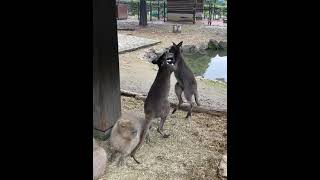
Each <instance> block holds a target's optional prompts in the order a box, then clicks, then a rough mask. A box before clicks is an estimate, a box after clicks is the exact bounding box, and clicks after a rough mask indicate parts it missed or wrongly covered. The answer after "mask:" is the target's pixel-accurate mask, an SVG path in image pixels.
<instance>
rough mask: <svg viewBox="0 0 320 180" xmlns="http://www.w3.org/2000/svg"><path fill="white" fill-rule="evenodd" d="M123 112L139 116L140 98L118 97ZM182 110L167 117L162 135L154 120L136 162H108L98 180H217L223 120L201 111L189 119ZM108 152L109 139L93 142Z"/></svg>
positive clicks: (222, 149) (223, 147)
mask: <svg viewBox="0 0 320 180" xmlns="http://www.w3.org/2000/svg"><path fill="white" fill-rule="evenodd" d="M121 101H122V102H121V104H122V111H123V112H129V111H131V112H135V113H137V114H138V115H139V116H142V117H143V101H141V100H136V99H134V98H129V97H122V98H121ZM184 116H185V112H182V111H177V113H175V114H174V115H171V116H170V117H168V119H167V121H166V123H165V125H164V130H165V132H166V133H169V134H171V136H170V137H169V138H166V139H164V138H162V137H161V136H160V134H159V133H158V132H157V131H156V128H157V127H158V125H159V121H158V120H156V119H154V121H153V124H152V129H151V131H150V137H151V143H150V144H145V143H144V145H143V146H142V147H141V149H140V150H139V151H138V152H137V154H136V158H137V159H138V160H139V161H141V162H142V164H136V163H135V162H134V161H133V159H132V158H130V157H129V158H127V159H126V163H125V165H124V166H122V167H116V166H115V165H114V164H110V163H108V165H107V168H106V171H105V174H104V176H102V177H101V178H100V180H111V179H112V180H116V179H119V180H120V179H121V180H123V179H128V180H138V179H139V180H143V179H145V180H149V179H151V180H153V179H160V180H161V179H163V180H164V179H165V180H168V179H172V180H173V179H174V180H177V179H183V180H189V179H190V180H191V179H207V180H218V179H221V177H220V176H219V175H218V167H219V162H220V161H221V159H222V156H223V155H224V154H225V153H226V150H227V127H226V126H227V119H226V117H215V116H212V115H208V114H203V113H194V114H193V116H192V120H191V122H188V121H187V120H186V119H184ZM97 142H98V143H99V144H100V145H101V147H103V148H104V149H106V152H107V153H108V154H109V155H110V153H109V152H110V151H109V147H110V144H109V143H110V142H109V140H107V141H97Z"/></svg>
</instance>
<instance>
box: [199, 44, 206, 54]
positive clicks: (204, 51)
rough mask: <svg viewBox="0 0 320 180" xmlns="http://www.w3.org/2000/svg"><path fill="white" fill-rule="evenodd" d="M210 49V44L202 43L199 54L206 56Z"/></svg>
mask: <svg viewBox="0 0 320 180" xmlns="http://www.w3.org/2000/svg"><path fill="white" fill-rule="evenodd" d="M207 49H208V44H206V43H201V44H200V45H199V46H198V51H199V53H201V54H206V50H207Z"/></svg>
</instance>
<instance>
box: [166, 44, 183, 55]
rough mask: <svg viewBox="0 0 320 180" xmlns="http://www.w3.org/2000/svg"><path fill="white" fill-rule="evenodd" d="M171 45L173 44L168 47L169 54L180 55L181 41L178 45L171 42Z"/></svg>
mask: <svg viewBox="0 0 320 180" xmlns="http://www.w3.org/2000/svg"><path fill="white" fill-rule="evenodd" d="M172 43H173V45H172V46H171V47H170V49H169V53H174V54H177V53H180V52H181V46H182V43H183V41H181V42H180V43H179V44H178V45H176V43H174V42H172Z"/></svg>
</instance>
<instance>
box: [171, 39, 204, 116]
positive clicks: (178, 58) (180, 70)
mask: <svg viewBox="0 0 320 180" xmlns="http://www.w3.org/2000/svg"><path fill="white" fill-rule="evenodd" d="M182 43H183V41H181V42H180V43H179V44H178V45H176V44H175V43H173V46H171V48H170V49H169V52H170V53H173V54H174V59H175V63H174V64H175V66H176V70H175V71H174V75H175V77H176V79H177V83H176V85H175V88H174V89H175V92H176V95H177V97H178V100H179V104H178V106H177V107H175V108H174V110H173V111H172V114H173V113H175V112H176V110H177V109H179V108H180V106H181V104H182V103H183V100H182V97H181V94H182V92H184V97H185V98H186V100H187V101H188V103H189V104H190V108H189V112H188V114H187V116H186V118H190V119H191V111H192V108H193V104H192V96H193V95H194V98H195V101H196V103H197V105H198V106H200V103H199V95H198V90H197V81H196V79H195V77H194V74H193V72H192V71H191V70H190V68H189V67H188V65H187V64H186V62H185V61H184V57H183V55H182V53H181V45H182Z"/></svg>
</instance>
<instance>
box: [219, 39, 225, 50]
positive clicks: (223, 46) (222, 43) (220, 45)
mask: <svg viewBox="0 0 320 180" xmlns="http://www.w3.org/2000/svg"><path fill="white" fill-rule="evenodd" d="M218 45H219V49H221V50H226V49H227V42H224V41H220V42H219V44H218Z"/></svg>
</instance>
